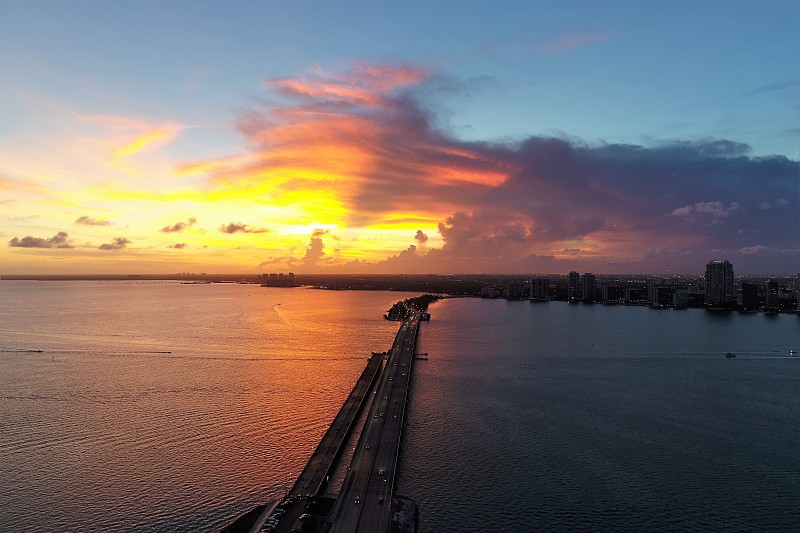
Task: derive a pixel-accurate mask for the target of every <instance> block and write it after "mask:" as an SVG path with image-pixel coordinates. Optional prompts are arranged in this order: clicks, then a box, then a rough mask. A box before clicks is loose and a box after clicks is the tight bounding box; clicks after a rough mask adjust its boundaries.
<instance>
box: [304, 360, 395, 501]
mask: <svg viewBox="0 0 800 533" xmlns="http://www.w3.org/2000/svg"><path fill="white" fill-rule="evenodd" d="M382 359H383V357H382V356H381V355H380V354H373V355H372V356H370V359H369V361H368V362H367V365H366V367H365V368H364V370H363V372H362V373H361V376H360V377H359V378H358V381H356V384H355V386H354V387H353V390H352V391H351V392H350V395H349V396H348V397H347V400H345V403H344V405H342V408H341V409H340V410H339V412H338V413H337V414H336V418H334V419H333V422H332V423H331V425H330V426H329V427H328V430H327V431H326V432H325V435H324V436H323V437H322V440H321V441H320V443H319V444H318V445H317V448H316V449H315V450H314V453H313V454H312V455H311V458H310V459H309V460H308V463H307V464H306V467H305V468H304V469H303V471H302V472H301V473H300V475H299V476H298V478H297V481H296V482H295V484H294V486H293V487H292V490H291V491H290V492H289V495H290V496H306V495H314V496H316V495H317V494H318V493H319V492H320V491H321V489H322V488H323V486H324V484H325V483H326V481H327V476H328V475H329V474H330V472H331V470H332V469H333V466H334V462H335V461H336V459H337V458H338V457H339V454H340V453H341V451H342V446H343V445H344V443H345V441H346V439H347V437H348V436H349V435H350V432H351V431H352V430H353V427H354V425H355V423H356V419H357V417H358V414H359V412H360V411H361V408H362V405H363V403H364V399H365V398H366V396H367V393H368V392H369V390H370V388H371V385H372V382H373V381H374V379H375V377H376V376H377V374H378V373H379V372H380V366H381V360H382Z"/></svg>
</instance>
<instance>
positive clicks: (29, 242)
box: [8, 231, 74, 248]
mask: <svg viewBox="0 0 800 533" xmlns="http://www.w3.org/2000/svg"><path fill="white" fill-rule="evenodd" d="M68 237H69V235H68V234H67V233H66V232H64V231H59V232H58V233H56V234H55V235H54V236H52V237H50V238H49V239H43V238H41V237H31V236H30V235H27V236H25V237H23V238H21V239H20V238H18V237H14V238H13V239H11V240H10V241H8V245H9V246H10V247H12V248H74V246H72V245H71V244H69V243H68V242H67V238H68Z"/></svg>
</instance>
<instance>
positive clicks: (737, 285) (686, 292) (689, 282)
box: [462, 260, 800, 314]
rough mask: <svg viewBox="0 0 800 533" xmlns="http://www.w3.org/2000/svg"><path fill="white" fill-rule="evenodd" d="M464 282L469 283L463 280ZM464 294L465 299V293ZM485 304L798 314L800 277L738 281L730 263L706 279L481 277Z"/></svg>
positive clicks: (711, 268)
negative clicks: (557, 303)
mask: <svg viewBox="0 0 800 533" xmlns="http://www.w3.org/2000/svg"><path fill="white" fill-rule="evenodd" d="M462 281H466V280H462ZM465 294H466V293H465ZM473 294H474V295H476V296H477V295H478V294H480V296H481V297H482V298H506V299H508V300H530V301H532V302H538V301H544V302H546V301H550V300H560V301H568V302H570V303H580V302H584V303H592V302H596V303H602V304H604V305H642V306H650V307H653V308H657V309H661V308H674V309H687V308H700V309H702V308H705V309H708V310H710V311H714V310H727V311H731V310H738V311H740V312H745V313H755V312H766V313H798V314H800V274H798V275H796V276H795V275H791V276H783V277H767V278H765V277H753V276H738V277H735V276H734V271H733V265H732V264H731V262H730V261H728V260H713V261H709V263H708V264H707V265H706V268H705V274H704V275H689V276H685V275H670V276H636V275H631V276H626V275H609V274H599V275H596V274H593V273H591V272H586V273H584V274H580V273H578V272H576V271H572V272H570V273H569V274H567V275H563V274H562V275H553V276H551V277H547V278H545V277H533V276H532V277H529V278H527V279H526V278H525V277H523V276H519V275H507V276H503V275H483V276H482V277H481V284H480V287H479V289H476V291H475V292H474V293H473Z"/></svg>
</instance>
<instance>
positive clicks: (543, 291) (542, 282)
mask: <svg viewBox="0 0 800 533" xmlns="http://www.w3.org/2000/svg"><path fill="white" fill-rule="evenodd" d="M549 287H550V282H549V280H548V279H547V278H533V279H532V280H531V298H533V299H535V300H546V299H547V290H548V288H549Z"/></svg>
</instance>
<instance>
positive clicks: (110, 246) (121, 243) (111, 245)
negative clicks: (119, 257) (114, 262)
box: [97, 237, 131, 250]
mask: <svg viewBox="0 0 800 533" xmlns="http://www.w3.org/2000/svg"><path fill="white" fill-rule="evenodd" d="M130 243H131V241H129V240H128V239H126V238H125V237H117V238H115V239H114V240H113V241H111V242H107V243H104V244H101V245H100V246H98V247H97V249H98V250H122V249H123V248H125V247H126V246H128V245H129V244H130Z"/></svg>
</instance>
